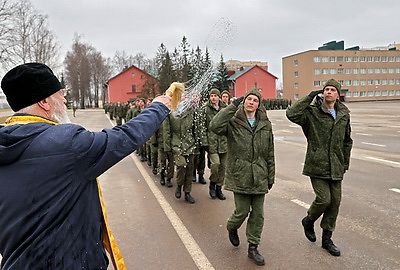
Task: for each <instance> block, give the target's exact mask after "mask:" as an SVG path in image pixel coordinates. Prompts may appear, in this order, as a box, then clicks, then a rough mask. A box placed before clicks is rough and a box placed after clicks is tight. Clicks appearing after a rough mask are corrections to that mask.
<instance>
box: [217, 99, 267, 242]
mask: <svg viewBox="0 0 400 270" xmlns="http://www.w3.org/2000/svg"><path fill="white" fill-rule="evenodd" d="M250 94H251V93H250ZM250 94H248V95H250ZM255 95H257V94H255ZM259 95H260V94H258V96H257V97H259V101H260V102H261V96H259ZM246 96H247V94H246ZM210 129H211V130H212V131H213V132H215V133H216V134H218V135H225V136H226V137H227V141H228V157H227V169H226V173H225V189H226V190H230V191H233V192H234V199H235V210H234V211H233V213H232V214H231V216H230V217H229V219H228V222H227V228H228V230H231V229H233V230H237V229H238V228H239V227H240V226H241V225H242V223H243V222H244V220H245V219H246V217H248V221H247V227H246V236H247V241H248V242H249V243H250V244H253V245H258V244H259V243H260V240H261V233H262V230H263V226H264V197H265V194H266V193H268V190H269V187H272V184H273V183H274V179H275V157H274V139H273V134H272V125H271V122H270V121H269V120H268V117H267V115H266V113H265V112H264V111H262V110H261V109H257V112H256V120H255V123H254V125H253V127H252V126H250V124H249V123H248V120H247V117H246V114H245V112H244V109H243V106H242V105H239V107H236V105H235V104H234V103H232V104H230V105H228V106H227V107H226V108H225V109H223V110H222V111H220V112H219V113H218V114H217V115H216V116H215V117H214V118H213V119H212V121H211V124H210ZM250 211H251V212H250ZM249 213H250V214H249ZM249 247H250V245H249Z"/></svg>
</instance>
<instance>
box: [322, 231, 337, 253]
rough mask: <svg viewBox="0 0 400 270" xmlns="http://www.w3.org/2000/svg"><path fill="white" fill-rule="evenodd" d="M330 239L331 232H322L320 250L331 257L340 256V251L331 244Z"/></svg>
mask: <svg viewBox="0 0 400 270" xmlns="http://www.w3.org/2000/svg"><path fill="white" fill-rule="evenodd" d="M331 237H332V231H328V230H323V231H322V248H324V249H326V250H327V251H328V252H329V253H330V254H331V255H333V256H340V250H339V249H338V248H337V246H335V244H333V242H332V240H331Z"/></svg>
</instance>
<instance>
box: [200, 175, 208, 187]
mask: <svg viewBox="0 0 400 270" xmlns="http://www.w3.org/2000/svg"><path fill="white" fill-rule="evenodd" d="M199 183H200V184H202V185H205V184H207V182H206V179H204V176H203V175H199Z"/></svg>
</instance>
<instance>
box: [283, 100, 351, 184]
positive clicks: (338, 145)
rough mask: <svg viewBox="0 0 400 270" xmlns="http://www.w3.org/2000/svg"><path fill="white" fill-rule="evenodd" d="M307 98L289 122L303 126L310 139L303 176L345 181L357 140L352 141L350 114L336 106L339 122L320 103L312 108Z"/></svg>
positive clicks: (292, 110) (291, 110) (339, 104)
mask: <svg viewBox="0 0 400 270" xmlns="http://www.w3.org/2000/svg"><path fill="white" fill-rule="evenodd" d="M311 101H312V100H311V98H310V97H309V96H305V97H303V98H301V99H299V100H298V101H297V102H296V103H295V104H293V105H292V106H291V107H290V108H289V109H287V110H286V116H287V118H288V119H289V120H290V121H292V122H293V123H296V124H298V125H300V126H301V127H302V129H303V133H304V135H305V136H306V138H307V154H306V160H305V162H304V168H303V174H304V175H307V176H310V177H317V178H322V179H332V180H342V179H343V174H344V172H345V171H346V170H348V169H349V162H350V152H351V148H352V146H353V140H352V139H351V137H350V133H351V128H350V111H349V109H348V108H347V107H346V106H345V105H344V104H343V103H342V102H340V101H338V102H336V104H335V110H336V120H335V119H333V117H332V115H331V114H330V113H329V111H328V109H327V108H326V106H325V105H324V104H323V103H322V102H321V101H318V102H316V103H315V104H314V105H310V103H311Z"/></svg>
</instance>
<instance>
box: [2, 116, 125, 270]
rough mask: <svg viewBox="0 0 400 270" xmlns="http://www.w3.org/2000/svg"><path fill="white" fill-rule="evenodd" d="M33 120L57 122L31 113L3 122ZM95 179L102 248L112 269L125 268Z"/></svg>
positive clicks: (13, 122) (23, 123) (7, 124)
mask: <svg viewBox="0 0 400 270" xmlns="http://www.w3.org/2000/svg"><path fill="white" fill-rule="evenodd" d="M34 122H45V123H50V124H53V125H58V123H56V122H53V121H51V120H48V119H46V118H42V117H39V116H33V115H17V116H11V117H9V118H7V120H6V121H5V124H6V126H11V125H15V124H20V125H25V124H29V123H34ZM96 181H97V187H98V191H99V198H100V204H101V210H102V213H103V215H102V221H103V226H102V230H103V245H104V248H105V249H106V250H107V252H108V253H109V254H110V257H111V261H112V263H113V265H114V269H117V270H126V266H125V262H124V258H122V254H121V252H120V251H119V248H118V246H117V243H116V241H115V238H114V236H113V234H112V232H111V229H110V227H109V226H108V222H107V212H106V206H105V204H104V201H103V195H102V193H101V188H100V182H99V180H98V179H96Z"/></svg>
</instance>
